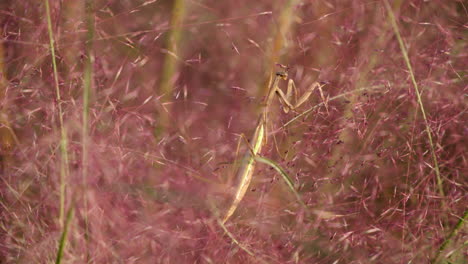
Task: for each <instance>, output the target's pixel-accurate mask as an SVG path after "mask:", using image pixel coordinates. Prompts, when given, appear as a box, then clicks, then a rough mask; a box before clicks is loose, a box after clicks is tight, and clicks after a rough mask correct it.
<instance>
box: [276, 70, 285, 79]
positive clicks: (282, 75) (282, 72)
mask: <svg viewBox="0 0 468 264" xmlns="http://www.w3.org/2000/svg"><path fill="white" fill-rule="evenodd" d="M276 76H278V77H280V78H281V79H283V80H287V79H288V73H287V72H285V71H280V72H277V73H276Z"/></svg>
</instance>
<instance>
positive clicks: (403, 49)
mask: <svg viewBox="0 0 468 264" xmlns="http://www.w3.org/2000/svg"><path fill="white" fill-rule="evenodd" d="M384 3H385V8H386V9H387V13H388V16H389V18H390V23H391V24H392V27H393V31H394V32H395V35H396V37H397V39H398V43H399V45H400V49H401V53H402V54H403V58H404V60H405V63H406V67H407V68H408V71H409V74H410V77H411V82H412V83H413V87H414V91H415V93H416V96H417V99H418V104H419V108H420V109H421V112H422V116H423V119H424V123H425V126H426V134H427V138H428V139H429V146H430V148H431V154H432V160H433V162H434V171H435V174H436V177H437V186H438V189H439V194H440V196H441V197H442V199H443V198H444V197H445V194H444V189H443V182H442V177H441V175H440V170H439V162H438V161H437V156H436V153H435V147H434V143H433V140H432V133H431V128H430V127H429V122H428V121H427V117H426V111H425V110H424V104H423V102H422V98H421V92H420V90H419V87H418V83H417V82H416V78H415V76H414V71H413V67H412V66H411V62H410V60H409V57H408V51H407V50H406V47H405V44H404V42H403V39H402V38H401V35H400V30H399V29H398V25H397V23H396V18H395V15H394V14H393V10H392V7H391V6H390V4H389V3H388V1H387V0H385V2H384ZM444 207H445V206H444Z"/></svg>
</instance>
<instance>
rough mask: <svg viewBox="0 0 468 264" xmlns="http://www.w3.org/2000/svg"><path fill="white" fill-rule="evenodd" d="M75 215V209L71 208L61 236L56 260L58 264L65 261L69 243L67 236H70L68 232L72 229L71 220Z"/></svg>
mask: <svg viewBox="0 0 468 264" xmlns="http://www.w3.org/2000/svg"><path fill="white" fill-rule="evenodd" d="M73 215H74V209H73V207H70V209H68V212H67V218H66V219H65V225H64V227H63V231H62V235H61V236H60V242H59V246H58V250H57V259H56V260H55V263H56V264H60V263H62V259H63V251H64V250H65V246H66V243H67V235H68V230H69V227H70V223H71V220H72V219H73Z"/></svg>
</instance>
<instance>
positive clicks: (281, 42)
mask: <svg viewBox="0 0 468 264" xmlns="http://www.w3.org/2000/svg"><path fill="white" fill-rule="evenodd" d="M297 3H298V1H297V0H288V1H286V3H284V4H283V6H282V7H281V9H280V14H279V17H278V23H274V24H273V25H274V26H273V28H272V29H271V35H272V38H273V42H272V44H271V45H270V47H269V48H268V49H267V61H266V64H267V66H266V67H267V69H265V71H264V72H268V73H271V72H275V63H277V62H279V61H280V59H281V54H282V53H287V47H288V45H287V41H286V38H285V34H286V33H287V32H290V31H291V30H292V25H293V23H292V22H293V21H294V18H295V14H294V6H296V4H297ZM281 61H283V60H281ZM263 84H266V85H261V86H260V87H259V89H258V93H259V95H260V96H264V95H265V94H266V93H267V92H268V88H269V85H268V84H269V76H268V78H267V80H263Z"/></svg>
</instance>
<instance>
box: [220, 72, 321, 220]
mask: <svg viewBox="0 0 468 264" xmlns="http://www.w3.org/2000/svg"><path fill="white" fill-rule="evenodd" d="M281 79H283V80H287V79H288V74H287V72H285V71H282V72H277V73H276V74H275V78H274V81H273V83H271V85H270V87H269V90H268V94H267V96H266V97H265V99H263V101H262V106H263V110H262V112H261V113H260V116H259V117H258V121H257V125H256V127H255V131H254V133H253V135H252V137H251V140H250V144H251V148H250V149H249V150H248V151H247V152H246V153H245V154H244V158H243V160H242V163H241V165H240V167H239V170H238V171H237V175H236V178H237V180H238V184H237V187H236V193H235V195H234V199H233V201H232V203H231V205H230V207H229V209H228V210H227V212H226V214H225V216H224V217H223V219H222V222H223V223H225V222H226V221H227V220H228V219H229V218H230V217H231V216H232V215H233V214H234V212H235V211H236V209H237V207H238V206H239V203H240V202H241V201H242V199H243V198H244V195H245V193H246V192H247V189H248V187H249V185H250V182H251V180H252V175H253V172H254V169H255V156H256V155H257V154H258V153H260V151H261V150H262V147H263V146H264V145H265V144H266V141H267V136H268V135H267V127H266V126H267V121H268V113H269V112H270V106H271V104H272V102H273V98H274V97H275V95H278V96H279V100H280V102H281V103H282V104H283V110H284V111H285V112H286V113H287V112H289V110H295V109H296V108H297V107H299V106H300V105H302V104H303V103H304V102H305V101H307V99H308V98H309V97H310V95H311V94H312V92H313V91H314V90H315V89H316V88H317V87H319V89H321V87H322V86H321V85H320V84H319V83H318V82H315V83H314V84H312V86H311V87H310V88H309V89H308V91H307V92H305V93H304V94H303V95H302V96H301V98H300V99H299V100H296V102H295V104H294V105H293V104H291V102H290V97H291V95H292V91H293V90H294V93H295V94H296V95H297V90H296V87H295V84H294V81H293V80H291V79H289V82H288V88H287V91H286V94H284V92H283V91H282V90H281V89H280V88H279V86H278V83H279V81H280V80H281Z"/></svg>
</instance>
